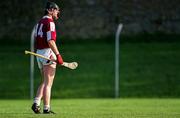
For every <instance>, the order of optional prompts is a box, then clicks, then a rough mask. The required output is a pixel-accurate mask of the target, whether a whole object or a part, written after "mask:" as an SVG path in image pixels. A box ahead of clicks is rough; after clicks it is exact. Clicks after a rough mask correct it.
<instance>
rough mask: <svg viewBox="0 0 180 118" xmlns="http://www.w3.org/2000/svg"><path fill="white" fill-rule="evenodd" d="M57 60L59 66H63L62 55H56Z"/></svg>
mask: <svg viewBox="0 0 180 118" xmlns="http://www.w3.org/2000/svg"><path fill="white" fill-rule="evenodd" d="M56 58H57V64H60V65H62V64H63V59H62V57H61V55H60V54H57V55H56Z"/></svg>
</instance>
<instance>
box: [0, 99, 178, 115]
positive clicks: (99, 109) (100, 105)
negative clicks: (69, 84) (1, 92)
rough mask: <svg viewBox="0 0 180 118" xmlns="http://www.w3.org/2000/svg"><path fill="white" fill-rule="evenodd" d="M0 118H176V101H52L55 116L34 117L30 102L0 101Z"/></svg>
mask: <svg viewBox="0 0 180 118" xmlns="http://www.w3.org/2000/svg"><path fill="white" fill-rule="evenodd" d="M0 107H1V109H0V117H1V118H41V117H42V118H46V117H47V118H178V117H180V100H179V99H61V100H59V99H55V100H52V109H53V110H54V111H55V112H56V113H57V114H55V115H43V114H38V115H37V114H34V113H33V112H32V111H31V109H30V107H31V101H30V100H0Z"/></svg>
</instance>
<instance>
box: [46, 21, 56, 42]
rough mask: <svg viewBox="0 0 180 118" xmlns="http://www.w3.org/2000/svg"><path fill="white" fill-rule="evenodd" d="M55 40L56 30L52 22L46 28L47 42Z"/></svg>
mask: <svg viewBox="0 0 180 118" xmlns="http://www.w3.org/2000/svg"><path fill="white" fill-rule="evenodd" d="M49 40H56V29H55V24H54V22H49V24H48V27H47V41H49Z"/></svg>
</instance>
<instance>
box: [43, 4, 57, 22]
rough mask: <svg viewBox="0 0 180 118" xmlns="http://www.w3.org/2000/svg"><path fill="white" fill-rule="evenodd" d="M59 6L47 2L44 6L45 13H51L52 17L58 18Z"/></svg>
mask: <svg viewBox="0 0 180 118" xmlns="http://www.w3.org/2000/svg"><path fill="white" fill-rule="evenodd" d="M59 14H60V11H59V6H58V5H57V4H56V3H54V2H47V3H46V7H45V15H51V16H52V17H53V18H54V19H56V20H57V19H58V18H59Z"/></svg>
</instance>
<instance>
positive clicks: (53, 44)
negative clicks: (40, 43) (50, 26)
mask: <svg viewBox="0 0 180 118" xmlns="http://www.w3.org/2000/svg"><path fill="white" fill-rule="evenodd" d="M48 45H49V47H50V48H51V49H52V51H53V52H54V53H55V55H56V57H57V63H58V64H61V65H62V64H63V59H62V57H61V55H60V53H59V51H58V48H57V46H56V43H55V41H54V40H49V41H48Z"/></svg>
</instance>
